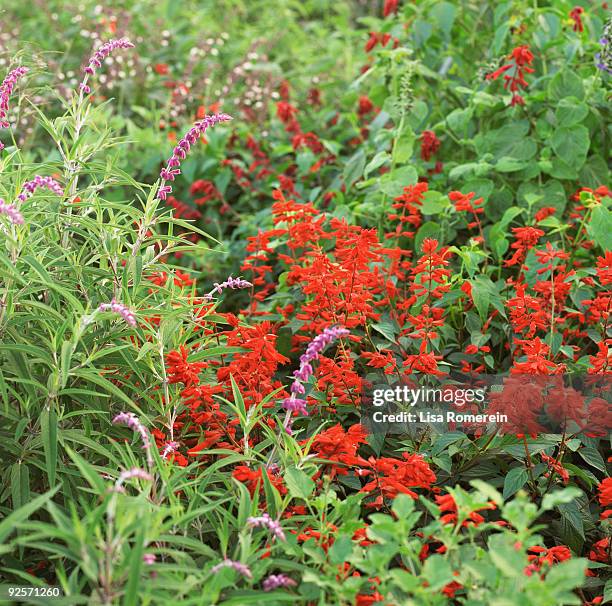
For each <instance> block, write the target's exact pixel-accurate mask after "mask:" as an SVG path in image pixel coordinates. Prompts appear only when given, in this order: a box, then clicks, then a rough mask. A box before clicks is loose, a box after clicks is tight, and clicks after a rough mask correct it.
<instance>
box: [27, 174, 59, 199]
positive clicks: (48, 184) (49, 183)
mask: <svg viewBox="0 0 612 606" xmlns="http://www.w3.org/2000/svg"><path fill="white" fill-rule="evenodd" d="M39 187H44V188H46V189H49V190H51V191H52V192H53V193H54V194H56V195H58V196H60V197H62V196H63V195H64V189H63V188H62V186H61V185H60V184H59V183H58V182H57V181H56V180H55V179H53V178H51V177H41V176H40V175H36V176H35V177H34V178H33V179H32V180H31V181H28V182H27V183H26V184H25V185H24V186H23V190H22V192H21V193H20V194H19V195H18V196H17V198H18V199H19V200H21V202H24V201H25V200H27V199H28V198H29V197H30V196H32V195H33V194H34V192H35V191H36V190H37V189H38V188H39Z"/></svg>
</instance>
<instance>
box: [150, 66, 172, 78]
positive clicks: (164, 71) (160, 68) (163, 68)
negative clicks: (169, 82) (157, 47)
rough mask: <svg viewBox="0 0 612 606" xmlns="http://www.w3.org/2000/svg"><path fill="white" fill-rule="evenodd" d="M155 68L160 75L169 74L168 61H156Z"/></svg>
mask: <svg viewBox="0 0 612 606" xmlns="http://www.w3.org/2000/svg"><path fill="white" fill-rule="evenodd" d="M153 69H154V70H155V73H156V74H159V75H160V76H165V75H167V74H168V71H169V69H168V65H167V64H166V63H156V64H155V65H154V66H153Z"/></svg>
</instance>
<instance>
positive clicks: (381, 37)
mask: <svg viewBox="0 0 612 606" xmlns="http://www.w3.org/2000/svg"><path fill="white" fill-rule="evenodd" d="M389 40H391V34H383V33H381V32H370V38H369V40H368V41H367V42H366V45H365V51H366V53H369V52H370V51H371V50H372V49H373V48H375V47H376V46H377V45H378V44H380V45H381V46H387V43H388V42H389Z"/></svg>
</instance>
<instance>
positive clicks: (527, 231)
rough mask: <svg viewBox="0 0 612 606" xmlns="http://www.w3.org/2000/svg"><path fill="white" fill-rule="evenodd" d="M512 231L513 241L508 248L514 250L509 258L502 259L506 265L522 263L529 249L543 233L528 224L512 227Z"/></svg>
mask: <svg viewBox="0 0 612 606" xmlns="http://www.w3.org/2000/svg"><path fill="white" fill-rule="evenodd" d="M512 233H513V234H514V237H515V241H514V242H513V243H512V244H511V245H510V248H511V249H512V250H514V251H515V252H514V254H513V255H512V257H511V258H510V259H508V260H507V261H504V265H505V266H506V267H511V266H513V265H517V264H519V263H522V262H523V260H524V259H525V257H526V256H527V252H528V251H529V249H530V248H533V247H534V246H535V245H536V244H537V243H538V240H539V239H540V238H541V237H542V236H543V235H544V232H543V231H542V230H541V229H538V228H537V227H530V226H527V227H513V228H512Z"/></svg>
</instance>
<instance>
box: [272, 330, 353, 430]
mask: <svg viewBox="0 0 612 606" xmlns="http://www.w3.org/2000/svg"><path fill="white" fill-rule="evenodd" d="M348 334H349V331H348V330H347V329H346V328H343V327H341V326H330V327H328V328H326V329H325V330H324V331H323V332H322V333H321V334H320V335H317V336H316V337H315V338H314V339H313V340H312V341H311V342H310V343H309V344H308V347H307V348H306V351H305V352H304V353H303V354H302V356H300V367H299V368H298V369H297V370H296V371H295V372H294V373H293V377H294V381H293V384H292V385H291V396H290V397H289V398H285V399H284V400H283V402H282V406H283V408H284V409H285V410H287V411H290V412H299V413H301V414H303V415H308V409H307V408H306V400H304V399H302V398H297V397H296V395H298V394H303V393H305V391H306V390H305V388H304V385H303V383H306V382H307V381H308V379H309V378H310V377H311V376H312V373H313V372H314V370H313V368H312V364H311V362H314V361H315V360H317V359H318V358H319V356H320V355H321V352H322V351H323V350H324V349H325V348H326V347H327V346H328V345H330V344H331V343H332V342H333V341H335V340H336V339H339V338H341V337H344V336H346V335H348ZM289 422H290V417H288V418H287V419H286V422H285V429H289Z"/></svg>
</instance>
